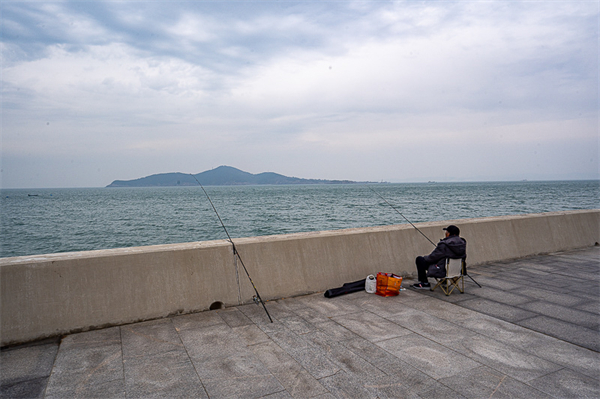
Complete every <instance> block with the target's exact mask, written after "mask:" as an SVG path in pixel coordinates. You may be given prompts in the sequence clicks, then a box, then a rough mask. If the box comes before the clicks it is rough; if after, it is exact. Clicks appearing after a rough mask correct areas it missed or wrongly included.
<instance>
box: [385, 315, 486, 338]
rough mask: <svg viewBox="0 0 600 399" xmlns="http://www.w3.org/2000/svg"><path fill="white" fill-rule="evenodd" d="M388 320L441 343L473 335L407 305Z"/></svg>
mask: <svg viewBox="0 0 600 399" xmlns="http://www.w3.org/2000/svg"><path fill="white" fill-rule="evenodd" d="M388 320H390V321H393V322H394V323H396V324H399V325H401V326H402V327H404V328H406V329H407V330H409V331H412V332H415V333H417V334H419V335H422V336H424V337H425V338H428V339H430V340H432V341H434V342H437V343H438V344H442V345H449V344H451V343H452V342H454V341H462V340H465V339H470V338H471V337H472V336H473V335H475V333H473V332H472V331H469V330H468V329H466V328H463V327H460V326H458V325H456V324H453V323H451V322H449V321H446V320H443V319H440V318H437V317H435V316H432V315H430V314H428V313H425V312H422V311H420V310H416V309H412V308H408V307H407V308H405V309H404V311H403V312H402V313H398V314H396V315H395V316H393V317H390V318H389V319H388Z"/></svg>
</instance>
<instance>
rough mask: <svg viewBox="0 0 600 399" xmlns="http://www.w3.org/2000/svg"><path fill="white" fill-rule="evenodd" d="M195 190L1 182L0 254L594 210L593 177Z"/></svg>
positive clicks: (597, 185) (596, 189) (596, 190)
mask: <svg viewBox="0 0 600 399" xmlns="http://www.w3.org/2000/svg"><path fill="white" fill-rule="evenodd" d="M205 189H206V194H207V195H206V194H205V193H204V191H203V190H202V188H201V187H199V186H198V187H192V186H190V187H147V188H66V189H3V190H0V195H1V198H0V205H1V208H0V211H1V213H0V228H1V230H0V257H2V258H4V257H13V256H28V255H37V254H49V253H59V252H72V251H88V250H97V249H109V248H123V247H134V246H143V245H156V244H172V243H184V242H194V241H208V240H219V239H227V234H229V236H231V237H232V238H233V239H235V238H239V237H253V236H266V235H275V234H288V233H297V232H310V231H321V230H338V229H346V228H352V227H370V226H384V225H394V224H403V223H408V221H410V222H412V223H419V222H430V221H443V220H450V219H464V218H476V217H486V216H503V215H520V214H527V213H539V212H553V211H568V210H577V209H598V208H600V181H598V180H593V181H522V182H468V183H435V182H430V183H402V184H389V183H380V184H317V185H272V186H209V187H205ZM209 198H210V200H209ZM211 201H212V205H211ZM213 205H214V209H213ZM215 210H216V212H215ZM221 222H222V224H221ZM223 225H224V226H225V229H224V228H223ZM225 230H227V232H226V231H225ZM436 238H440V237H436Z"/></svg>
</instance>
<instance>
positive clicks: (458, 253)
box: [412, 225, 467, 290]
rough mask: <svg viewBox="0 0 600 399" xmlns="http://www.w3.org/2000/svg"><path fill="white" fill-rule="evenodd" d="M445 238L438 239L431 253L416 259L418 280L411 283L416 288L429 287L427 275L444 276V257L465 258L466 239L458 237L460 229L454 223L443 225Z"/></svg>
mask: <svg viewBox="0 0 600 399" xmlns="http://www.w3.org/2000/svg"><path fill="white" fill-rule="evenodd" d="M443 230H446V238H444V239H443V240H440V242H439V243H438V245H437V246H436V247H435V249H434V250H433V252H432V253H430V254H429V255H427V256H418V257H417V259H416V263H417V272H418V278H419V282H418V283H417V284H413V285H412V287H413V288H416V289H420V290H423V289H430V288H431V286H430V284H429V281H428V280H427V277H437V278H442V277H445V276H446V264H445V261H446V258H453V259H465V258H466V257H467V241H466V240H465V239H464V238H462V237H459V234H460V230H459V229H458V227H456V226H454V225H450V226H448V227H445V228H444V229H443Z"/></svg>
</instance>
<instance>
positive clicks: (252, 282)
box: [190, 173, 273, 323]
mask: <svg viewBox="0 0 600 399" xmlns="http://www.w3.org/2000/svg"><path fill="white" fill-rule="evenodd" d="M190 176H192V177H193V178H194V180H196V182H197V183H198V185H200V188H201V189H202V191H204V194H205V195H206V198H208V202H210V205H211V206H212V208H213V210H214V211H215V213H216V214H217V217H218V218H219V222H221V226H222V227H223V230H225V234H227V239H228V241H229V242H230V243H231V246H232V247H233V255H234V256H237V258H238V259H239V260H240V263H241V264H242V267H243V268H244V271H245V272H246V276H248V280H250V284H252V288H254V292H255V293H256V296H255V297H254V300H255V302H256V300H257V299H258V302H260V303H261V304H262V307H263V309H264V310H265V312H266V313H267V317H268V318H269V321H270V322H271V323H273V319H272V318H271V315H270V314H269V311H268V310H267V307H266V306H265V303H264V302H263V300H262V298H261V297H260V294H259V293H258V290H257V289H256V286H255V285H254V281H252V278H251V277H250V273H248V269H246V265H244V261H243V260H242V257H241V256H240V253H239V252H238V250H237V248H236V247H235V244H234V243H233V240H232V239H231V236H230V235H229V232H228V231H227V228H226V227H225V224H224V223H223V220H222V219H221V216H219V212H217V208H215V204H213V202H212V200H211V199H210V197H209V196H208V193H207V192H206V190H205V189H204V186H203V185H202V184H201V183H200V181H198V179H197V178H196V176H194V175H192V174H191V173H190Z"/></svg>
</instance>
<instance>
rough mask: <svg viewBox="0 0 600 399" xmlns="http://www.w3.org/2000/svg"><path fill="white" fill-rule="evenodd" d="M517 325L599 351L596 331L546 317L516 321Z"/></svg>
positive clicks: (599, 337)
mask: <svg viewBox="0 0 600 399" xmlns="http://www.w3.org/2000/svg"><path fill="white" fill-rule="evenodd" d="M517 324H519V325H521V326H523V327H527V328H530V329H532V330H535V331H539V332H542V333H544V334H548V335H551V336H553V337H556V338H559V339H562V340H565V341H568V342H571V343H573V344H575V345H579V346H583V347H584V348H588V349H591V350H593V351H596V352H598V351H600V334H598V331H594V330H590V329H587V328H583V327H581V326H576V325H573V324H571V323H567V322H565V321H562V320H558V319H554V318H551V317H548V316H536V317H532V318H530V319H526V320H521V321H518V322H517Z"/></svg>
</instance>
